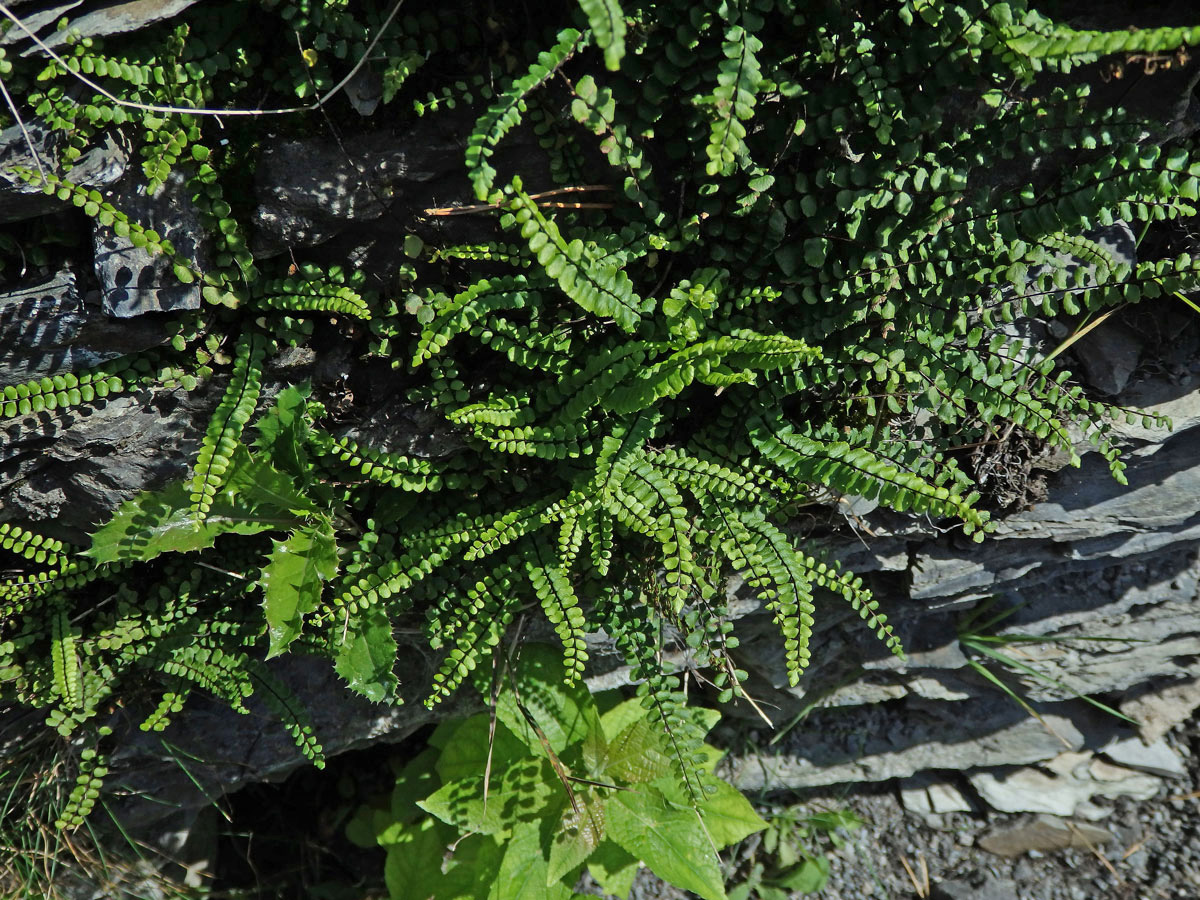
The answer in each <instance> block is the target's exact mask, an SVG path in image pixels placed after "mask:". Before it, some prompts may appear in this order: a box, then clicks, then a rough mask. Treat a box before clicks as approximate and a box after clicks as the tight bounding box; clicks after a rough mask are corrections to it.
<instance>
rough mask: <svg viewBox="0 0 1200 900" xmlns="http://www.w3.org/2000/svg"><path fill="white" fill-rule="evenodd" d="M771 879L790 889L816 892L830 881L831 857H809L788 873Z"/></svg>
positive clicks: (806, 892) (805, 892) (810, 892)
mask: <svg viewBox="0 0 1200 900" xmlns="http://www.w3.org/2000/svg"><path fill="white" fill-rule="evenodd" d="M771 881H772V882H773V883H774V884H777V885H779V886H780V887H782V888H786V889H787V890H789V891H799V892H800V893H802V894H815V893H816V892H817V891H819V890H821V888H823V887H825V883H826V882H827V881H829V857H828V856H813V857H809V858H808V859H806V860H804V862H802V863H800V865H798V866H796V868H794V869H792V870H791V871H790V872H788V873H787V874H786V875H783V876H780V877H778V878H772V879H771Z"/></svg>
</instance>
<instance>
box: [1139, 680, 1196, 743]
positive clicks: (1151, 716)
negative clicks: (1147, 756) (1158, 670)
mask: <svg viewBox="0 0 1200 900" xmlns="http://www.w3.org/2000/svg"><path fill="white" fill-rule="evenodd" d="M1198 707H1200V678H1185V679H1184V680H1182V681H1174V682H1169V683H1167V684H1166V686H1165V687H1164V686H1162V683H1161V682H1160V683H1159V684H1158V685H1155V684H1154V683H1151V684H1150V685H1148V686H1147V689H1145V690H1142V691H1139V692H1137V693H1136V694H1134V695H1133V696H1131V697H1129V698H1127V699H1126V700H1124V701H1122V703H1121V712H1123V713H1124V714H1125V715H1127V716H1129V717H1130V718H1131V719H1134V720H1135V721H1136V722H1137V723H1138V726H1139V731H1140V733H1141V736H1142V740H1143V741H1145V742H1146V743H1148V744H1152V743H1154V742H1155V741H1157V740H1158V739H1159V738H1161V737H1162V736H1163V735H1165V734H1166V733H1167V732H1168V731H1170V730H1171V729H1172V728H1174V727H1175V726H1176V725H1178V724H1180V723H1181V722H1184V721H1186V720H1187V719H1188V718H1189V717H1190V716H1191V714H1192V713H1193V712H1194V711H1195V710H1196V709H1197V708H1198Z"/></svg>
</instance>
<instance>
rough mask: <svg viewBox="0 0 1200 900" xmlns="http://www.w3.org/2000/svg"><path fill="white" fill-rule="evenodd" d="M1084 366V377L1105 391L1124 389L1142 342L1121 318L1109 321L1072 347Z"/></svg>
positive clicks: (1139, 353)
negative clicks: (1120, 320) (1125, 325)
mask: <svg viewBox="0 0 1200 900" xmlns="http://www.w3.org/2000/svg"><path fill="white" fill-rule="evenodd" d="M1072 350H1073V352H1074V354H1075V358H1076V359H1078V360H1079V363H1080V365H1081V366H1082V368H1083V372H1082V374H1083V379H1084V381H1086V382H1087V383H1088V384H1089V385H1091V386H1092V387H1094V388H1095V389H1096V390H1098V391H1100V392H1101V393H1102V394H1107V395H1109V396H1112V395H1114V394H1119V393H1121V391H1123V390H1125V386H1126V385H1127V384H1128V383H1129V376H1130V375H1132V374H1133V372H1134V370H1135V369H1136V368H1137V366H1138V362H1139V360H1140V359H1141V356H1142V342H1141V341H1140V340H1138V339H1137V337H1135V336H1134V335H1133V334H1131V333H1130V332H1129V331H1128V330H1127V329H1126V328H1125V327H1124V326H1123V325H1122V324H1121V323H1120V322H1117V321H1108V322H1105V323H1104V324H1102V325H1100V326H1099V327H1097V328H1095V329H1093V330H1092V331H1091V332H1089V333H1088V334H1087V335H1085V336H1084V337H1083V338H1081V339H1080V340H1079V341H1077V342H1076V343H1075V345H1074V346H1073V347H1072Z"/></svg>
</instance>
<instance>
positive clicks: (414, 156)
mask: <svg viewBox="0 0 1200 900" xmlns="http://www.w3.org/2000/svg"><path fill="white" fill-rule="evenodd" d="M418 134H420V135H423V136H424V137H425V138H427V139H431V136H430V135H429V132H428V129H427V128H418V129H414V131H413V135H414V136H413V138H412V139H405V140H397V138H396V137H394V136H392V135H388V134H377V135H364V136H360V137H358V138H354V139H348V140H347V141H344V142H341V143H339V142H337V141H332V140H324V139H305V140H294V141H273V142H272V141H271V140H270V139H269V138H268V139H265V140H264V144H265V145H266V146H267V149H266V150H265V151H264V152H263V155H262V157H261V159H260V161H259V164H258V170H257V172H256V183H257V192H258V199H259V203H258V208H257V209H256V210H255V212H254V225H255V253H256V254H257V255H264V256H269V255H271V254H273V253H278V252H281V251H282V250H284V249H286V248H288V247H311V246H314V245H316V244H321V243H324V242H325V241H328V240H329V239H330V238H332V237H334V236H335V235H336V234H338V233H339V232H341V231H343V230H344V229H346V228H347V227H349V226H350V225H351V224H353V223H355V222H370V221H372V220H375V219H378V218H379V217H380V216H382V215H383V214H384V213H385V212H386V211H387V209H388V208H389V207H390V206H391V205H392V203H394V202H397V200H398V196H397V195H401V194H403V193H404V191H405V189H406V186H412V185H421V184H424V183H427V182H431V181H433V180H434V179H436V178H438V177H439V176H441V175H443V174H445V173H446V171H447V169H448V168H449V166H450V165H451V164H450V163H449V162H448V159H449V154H450V153H454V159H455V160H457V157H458V150H457V148H456V147H455V148H454V149H452V148H451V147H448V146H446V143H445V141H437V142H436V143H434V144H429V143H423V142H422V140H420V139H416V135H418Z"/></svg>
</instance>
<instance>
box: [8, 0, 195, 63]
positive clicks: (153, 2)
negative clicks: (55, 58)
mask: <svg viewBox="0 0 1200 900" xmlns="http://www.w3.org/2000/svg"><path fill="white" fill-rule="evenodd" d="M196 2H197V0H116V2H113V0H110V2H106V3H93V4H89V6H88V8H86V9H83V10H80V9H79V7H80V3H79V0H50V2H41V3H38V4H36V5H33V4H22V6H21V11H20V18H21V21H22V22H23V23H24V25H25V29H28V30H29V31H32V32H33V33H34V34H36V35H37V36H38V39H39V40H40V41H41V42H42V43H43V44H45V45H47V46H49V47H53V48H55V49H57V48H59V47H61V46H62V45H64V44H65V43H66V40H67V33H66V32H64V31H59V30H58V28H57V25H58V21H59V19H61V18H63V17H64V16H66V17H67V19H68V20H69V22H70V26H71V28H73V29H75V30H77V31H78V32H79V33H80V34H82V35H85V36H88V37H102V36H104V35H109V34H121V33H124V32H129V31H136V30H138V29H139V28H145V27H147V26H148V25H153V24H154V23H155V22H162V21H164V20H166V19H169V18H172V17H173V16H177V15H179V13H181V12H183V11H184V10H185V9H187V8H188V7H189V6H191V5H192V4H194V3H196ZM25 29H22V28H19V27H18V26H16V25H13V27H12V28H10V29H9V30H8V31H7V32H5V33H4V34H2V35H0V46H3V45H10V44H15V45H22V44H26V43H28V44H29V45H30V46H29V48H28V49H27V50H25V51H24V52H25V53H26V54H28V53H31V52H39V51H40V48H39V47H37V46H36V45H35V44H34V42H33V39H32V38H30V36H29V34H28V32H27V31H26V30H25Z"/></svg>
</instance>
